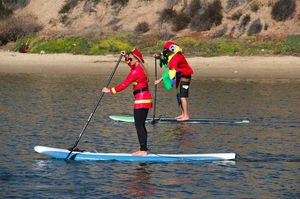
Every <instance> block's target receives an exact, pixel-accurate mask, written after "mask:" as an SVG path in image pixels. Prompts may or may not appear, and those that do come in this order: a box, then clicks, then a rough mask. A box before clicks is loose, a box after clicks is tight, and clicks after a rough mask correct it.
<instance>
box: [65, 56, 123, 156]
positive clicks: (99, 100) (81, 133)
mask: <svg viewBox="0 0 300 199" xmlns="http://www.w3.org/2000/svg"><path fill="white" fill-rule="evenodd" d="M122 57H123V55H120V58H119V60H118V62H117V64H116V66H115V68H114V70H113V72H112V73H111V75H110V77H109V79H108V81H107V83H106V85H105V87H108V85H109V83H110V81H111V80H112V78H113V76H114V74H115V72H116V70H117V68H118V66H119V63H120V61H121V59H122ZM103 96H104V93H103V92H101V95H100V97H99V99H98V102H97V104H96V106H95V108H94V110H93V111H92V113H91V114H90V116H89V118H88V120H87V122H86V124H85V125H84V127H83V129H82V130H81V132H80V134H79V136H78V139H77V140H76V142H75V144H74V146H73V147H72V148H71V150H70V153H69V154H68V156H67V157H66V159H68V158H69V156H70V155H71V153H72V152H73V150H74V148H75V147H76V146H77V144H78V143H79V141H80V139H81V137H82V135H83V133H84V131H85V129H86V128H87V126H88V125H89V123H90V121H91V119H92V117H93V115H94V113H95V112H96V110H97V107H98V105H99V104H100V102H101V100H102V98H103Z"/></svg>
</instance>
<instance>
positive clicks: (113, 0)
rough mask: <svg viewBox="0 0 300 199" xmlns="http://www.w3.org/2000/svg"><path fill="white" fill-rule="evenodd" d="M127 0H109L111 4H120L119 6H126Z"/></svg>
mask: <svg viewBox="0 0 300 199" xmlns="http://www.w3.org/2000/svg"><path fill="white" fill-rule="evenodd" d="M128 1H129V0H111V5H112V6H113V5H116V4H118V5H121V6H126V5H127V3H128Z"/></svg>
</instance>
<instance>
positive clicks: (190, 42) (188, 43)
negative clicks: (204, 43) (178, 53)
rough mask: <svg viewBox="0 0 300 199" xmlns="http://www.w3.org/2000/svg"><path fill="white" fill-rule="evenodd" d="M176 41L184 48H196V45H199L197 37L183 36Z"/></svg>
mask: <svg viewBox="0 0 300 199" xmlns="http://www.w3.org/2000/svg"><path fill="white" fill-rule="evenodd" d="M174 42H175V43H177V44H178V45H179V46H181V47H182V48H186V49H187V48H194V47H195V46H197V45H198V43H199V42H198V41H197V39H195V38H193V37H183V38H178V39H176V40H174Z"/></svg>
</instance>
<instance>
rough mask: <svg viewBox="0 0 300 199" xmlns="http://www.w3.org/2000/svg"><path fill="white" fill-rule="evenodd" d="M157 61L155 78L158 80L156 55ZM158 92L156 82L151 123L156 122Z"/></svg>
mask: <svg viewBox="0 0 300 199" xmlns="http://www.w3.org/2000/svg"><path fill="white" fill-rule="evenodd" d="M154 61H155V80H157V61H156V56H155V57H154ZM156 93H157V85H156V84H155V90H154V106H153V118H152V121H151V123H152V124H154V123H155V120H154V119H155V114H156Z"/></svg>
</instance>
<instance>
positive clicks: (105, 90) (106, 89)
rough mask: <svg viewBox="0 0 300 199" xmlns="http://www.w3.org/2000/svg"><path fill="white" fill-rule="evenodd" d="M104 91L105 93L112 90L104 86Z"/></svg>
mask: <svg viewBox="0 0 300 199" xmlns="http://www.w3.org/2000/svg"><path fill="white" fill-rule="evenodd" d="M102 92H103V93H109V92H110V89H108V88H106V87H104V88H102Z"/></svg>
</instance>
